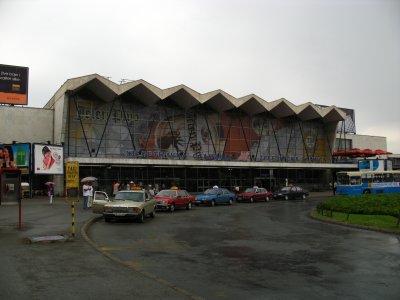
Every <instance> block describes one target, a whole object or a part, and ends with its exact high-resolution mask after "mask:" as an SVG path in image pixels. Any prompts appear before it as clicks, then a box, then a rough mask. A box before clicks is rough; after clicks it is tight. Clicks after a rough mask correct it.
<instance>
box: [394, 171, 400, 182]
mask: <svg viewBox="0 0 400 300" xmlns="http://www.w3.org/2000/svg"><path fill="white" fill-rule="evenodd" d="M393 181H394V182H400V174H397V173H394V174H393Z"/></svg>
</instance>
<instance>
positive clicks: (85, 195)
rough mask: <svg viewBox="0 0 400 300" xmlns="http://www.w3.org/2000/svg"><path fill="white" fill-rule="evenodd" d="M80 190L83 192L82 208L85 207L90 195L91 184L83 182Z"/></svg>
mask: <svg viewBox="0 0 400 300" xmlns="http://www.w3.org/2000/svg"><path fill="white" fill-rule="evenodd" d="M82 192H83V209H87V208H88V201H89V197H90V196H91V195H92V186H91V183H90V182H84V183H83V187H82Z"/></svg>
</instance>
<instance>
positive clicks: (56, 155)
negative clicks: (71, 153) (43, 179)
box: [33, 144, 64, 175]
mask: <svg viewBox="0 0 400 300" xmlns="http://www.w3.org/2000/svg"><path fill="white" fill-rule="evenodd" d="M33 153H34V160H33V161H34V173H35V174H53V175H61V174H64V165H63V161H64V149H63V147H62V146H56V145H45V144H34V145H33Z"/></svg>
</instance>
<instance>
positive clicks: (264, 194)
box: [236, 187, 273, 203]
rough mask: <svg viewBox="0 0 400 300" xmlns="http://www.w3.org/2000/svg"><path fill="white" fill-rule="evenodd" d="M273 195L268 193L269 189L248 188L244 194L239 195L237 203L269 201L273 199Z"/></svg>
mask: <svg viewBox="0 0 400 300" xmlns="http://www.w3.org/2000/svg"><path fill="white" fill-rule="evenodd" d="M272 196H273V194H272V193H271V192H268V191H267V189H264V188H259V187H252V188H247V189H246V190H245V191H244V192H243V193H241V194H239V195H237V198H236V201H237V202H241V201H249V202H251V203H253V202H254V201H269V200H270V199H272Z"/></svg>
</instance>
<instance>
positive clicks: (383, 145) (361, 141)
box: [336, 134, 387, 151]
mask: <svg viewBox="0 0 400 300" xmlns="http://www.w3.org/2000/svg"><path fill="white" fill-rule="evenodd" d="M339 138H342V139H344V136H343V135H341V136H340V134H336V139H339ZM345 139H346V140H352V144H353V148H359V149H371V150H377V149H381V150H384V151H387V142H386V137H384V136H371V135H361V134H346V137H345Z"/></svg>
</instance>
